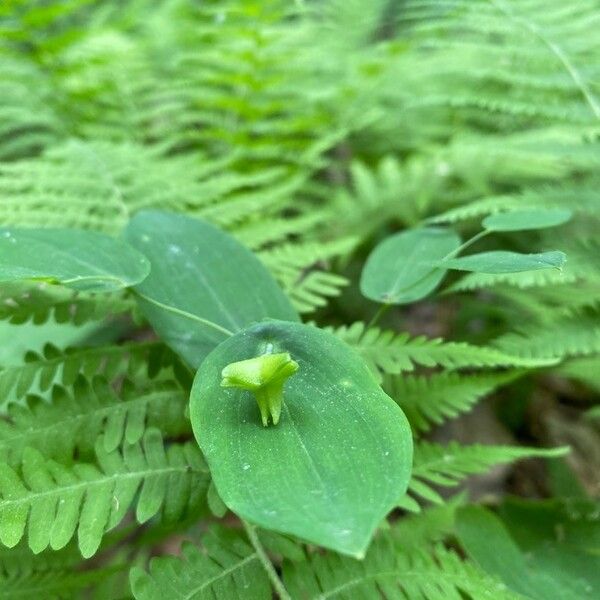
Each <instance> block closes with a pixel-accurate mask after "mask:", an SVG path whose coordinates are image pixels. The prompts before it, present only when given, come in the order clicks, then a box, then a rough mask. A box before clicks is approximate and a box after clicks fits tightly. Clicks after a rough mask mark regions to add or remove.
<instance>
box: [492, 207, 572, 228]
mask: <svg viewBox="0 0 600 600" xmlns="http://www.w3.org/2000/svg"><path fill="white" fill-rule="evenodd" d="M572 216H573V213H572V212H571V211H570V210H568V209H561V208H556V209H550V208H548V209H532V210H515V211H512V212H502V213H497V214H495V215H489V216H488V217H486V218H485V219H484V220H483V221H482V223H481V224H482V225H483V227H484V228H485V229H487V230H488V231H527V230H531V229H546V228H548V227H556V226H557V225H562V224H563V223H566V222H567V221H569V220H570V219H571V217H572Z"/></svg>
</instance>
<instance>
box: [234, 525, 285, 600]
mask: <svg viewBox="0 0 600 600" xmlns="http://www.w3.org/2000/svg"><path fill="white" fill-rule="evenodd" d="M241 521H242V525H243V526H244V529H245V530H246V535H247V536H248V539H249V540H250V543H251V544H252V546H254V550H256V554H257V556H258V559H259V560H260V562H261V563H262V566H263V568H264V569H265V571H266V572H267V575H268V576H269V579H270V580H271V583H272V584H273V587H274V588H275V591H276V592H277V595H278V596H279V598H280V599H281V600H292V597H291V596H290V594H289V592H288V591H287V590H286V589H285V586H284V585H283V581H281V579H280V578H279V575H278V574H277V571H276V570H275V567H274V566H273V563H272V562H271V560H270V559H269V557H268V556H267V553H266V552H265V549H264V548H263V545H262V544H261V542H260V539H259V538H258V534H257V533H256V528H255V527H254V525H251V524H250V523H248V522H247V521H244V519H241Z"/></svg>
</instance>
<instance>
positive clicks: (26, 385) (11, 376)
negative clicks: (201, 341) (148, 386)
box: [0, 342, 183, 406]
mask: <svg viewBox="0 0 600 600" xmlns="http://www.w3.org/2000/svg"><path fill="white" fill-rule="evenodd" d="M181 368H183V367H182V366H181V363H180V362H179V359H178V358H177V357H176V355H175V354H174V353H173V352H172V351H171V350H170V349H169V348H167V347H166V346H164V345H163V344H161V343H159V342H146V343H127V344H121V345H111V346H98V347H81V348H66V349H64V350H61V349H59V348H57V347H56V346H54V345H53V344H50V343H48V344H46V345H45V346H44V348H43V349H42V351H41V352H39V353H38V352H32V351H29V352H27V353H26V354H25V356H24V359H23V362H22V363H21V364H16V365H11V366H7V367H4V368H3V369H0V396H1V397H2V402H0V406H2V405H6V404H8V403H9V402H10V401H11V400H16V401H21V400H22V399H23V398H24V396H25V395H26V394H39V393H43V392H46V391H47V390H49V389H50V387H51V386H52V385H53V384H60V385H63V386H72V385H73V384H74V383H75V381H76V379H77V377H78V376H80V375H82V376H83V377H85V378H87V379H91V378H92V377H94V376H97V375H102V376H103V377H104V378H105V379H107V380H113V379H114V378H116V377H117V376H122V375H125V374H127V375H129V376H130V377H135V376H137V375H139V374H142V373H145V375H146V376H147V377H155V376H156V374H157V373H159V372H160V371H162V370H165V369H171V370H172V371H173V372H174V373H175V374H178V373H179V372H180V369H181ZM11 394H12V398H11Z"/></svg>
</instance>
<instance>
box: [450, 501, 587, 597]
mask: <svg viewBox="0 0 600 600" xmlns="http://www.w3.org/2000/svg"><path fill="white" fill-rule="evenodd" d="M457 532H458V537H459V540H460V542H461V543H462V545H463V546H464V548H465V549H466V551H467V553H468V554H469V556H470V557H471V558H473V559H474V560H475V561H476V562H477V563H478V564H479V565H480V566H481V568H482V569H483V570H485V571H487V572H488V573H490V574H492V575H496V576H498V577H500V578H501V579H502V580H503V581H504V583H505V584H506V585H507V586H508V587H509V588H511V589H513V590H514V591H516V592H518V593H520V594H523V595H524V596H526V597H527V598H532V599H536V600H547V599H548V598H561V600H562V599H564V600H581V599H582V598H593V597H596V596H594V595H593V590H592V588H591V586H589V584H588V583H587V582H586V581H585V580H584V579H582V578H580V577H573V576H571V575H570V573H567V572H563V567H562V565H561V561H560V555H556V554H554V555H548V554H545V555H544V556H542V557H537V556H536V555H535V554H534V555H528V556H526V555H525V554H523V552H522V551H521V549H520V548H519V547H518V545H517V544H516V543H515V541H514V540H513V539H512V538H511V537H510V535H509V533H508V531H507V529H506V528H505V526H504V524H503V523H502V521H501V520H500V519H499V518H498V517H496V516H495V515H494V514H493V513H491V512H490V511H488V510H486V509H484V508H481V507H478V506H468V507H464V508H460V509H459V510H458V513H457ZM596 563H597V561H596ZM590 564H593V563H590Z"/></svg>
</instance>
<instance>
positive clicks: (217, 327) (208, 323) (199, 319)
mask: <svg viewBox="0 0 600 600" xmlns="http://www.w3.org/2000/svg"><path fill="white" fill-rule="evenodd" d="M135 293H136V294H137V295H138V296H139V297H140V298H142V299H143V300H146V302H150V304H154V306H158V307H159V308H162V309H163V310H166V311H168V312H172V313H173V314H175V315H178V316H180V317H184V318H186V319H190V320H192V321H196V322H197V323H202V325H205V326H206V327H210V328H212V329H215V330H216V331H218V332H219V333H223V334H225V335H226V336H231V335H233V331H229V329H225V327H221V325H219V324H218V323H215V322H213V321H209V320H208V319H203V318H202V317H199V316H198V315H195V314H193V313H190V312H187V311H186V310H182V309H180V308H177V307H175V306H171V305H170V304H164V302H160V301H159V300H155V299H154V298H150V296H146V295H145V294H142V293H141V292H139V291H137V290H136V292H135Z"/></svg>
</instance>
